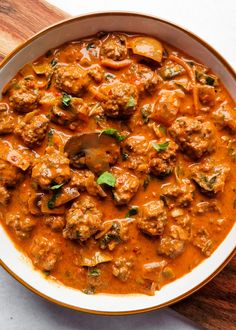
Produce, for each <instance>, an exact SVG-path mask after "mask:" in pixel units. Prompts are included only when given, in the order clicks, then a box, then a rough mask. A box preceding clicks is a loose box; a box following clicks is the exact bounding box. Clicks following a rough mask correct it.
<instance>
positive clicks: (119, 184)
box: [111, 167, 139, 205]
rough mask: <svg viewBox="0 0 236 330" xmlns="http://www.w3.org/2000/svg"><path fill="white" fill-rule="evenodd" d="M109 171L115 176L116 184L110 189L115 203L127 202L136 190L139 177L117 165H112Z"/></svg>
mask: <svg viewBox="0 0 236 330" xmlns="http://www.w3.org/2000/svg"><path fill="white" fill-rule="evenodd" d="M111 173H112V174H113V175H114V176H115V178H116V184H115V187H114V189H113V190H112V192H113V196H114V201H115V203H116V204H117V205H125V204H128V203H129V202H130V200H131V199H132V198H133V197H134V195H135V194H136V192H137V191H138V188H139V179H138V178H137V177H136V176H135V175H133V174H131V173H130V172H128V171H125V170H123V169H121V168H119V167H113V168H112V170H111Z"/></svg>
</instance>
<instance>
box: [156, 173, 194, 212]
mask: <svg viewBox="0 0 236 330" xmlns="http://www.w3.org/2000/svg"><path fill="white" fill-rule="evenodd" d="M194 190H195V188H194V185H193V184H192V183H191V182H190V180H188V179H184V180H182V181H181V183H180V184H178V185H176V184H171V183H168V184H167V185H165V186H164V187H163V188H162V196H163V200H164V202H165V203H166V204H167V205H168V207H170V208H172V207H175V206H181V207H186V206H189V205H190V204H191V203H192V201H193V192H194Z"/></svg>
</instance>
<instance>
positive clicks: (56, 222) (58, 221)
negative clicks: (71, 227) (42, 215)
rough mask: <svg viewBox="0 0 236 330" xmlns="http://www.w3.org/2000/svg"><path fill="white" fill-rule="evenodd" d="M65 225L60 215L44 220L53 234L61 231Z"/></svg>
mask: <svg viewBox="0 0 236 330" xmlns="http://www.w3.org/2000/svg"><path fill="white" fill-rule="evenodd" d="M65 223H66V220H65V218H64V217H63V216H60V215H52V216H49V217H47V218H46V219H45V224H46V225H47V226H48V227H50V228H51V229H52V231H55V232H59V231H62V229H63V228H64V227H65Z"/></svg>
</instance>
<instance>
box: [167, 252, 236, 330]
mask: <svg viewBox="0 0 236 330" xmlns="http://www.w3.org/2000/svg"><path fill="white" fill-rule="evenodd" d="M172 308H173V309H174V310H175V311H177V312H179V313H181V314H183V315H185V316H186V317H188V318H190V319H191V320H193V321H195V322H196V323H198V324H200V325H201V326H203V327H204V328H206V329H211V330H224V329H227V330H235V329H236V257H234V258H233V259H232V260H231V262H230V263H229V264H228V265H227V266H226V267H225V268H224V269H223V270H222V271H221V273H220V274H218V276H216V277H215V278H214V279H213V280H212V281H211V282H210V283H208V284H207V285H205V286H204V287H203V288H202V289H200V290H199V291H197V292H196V293H194V294H193V295H191V296H190V297H188V298H186V299H184V300H182V301H181V302H180V303H177V304H175V305H173V306H172Z"/></svg>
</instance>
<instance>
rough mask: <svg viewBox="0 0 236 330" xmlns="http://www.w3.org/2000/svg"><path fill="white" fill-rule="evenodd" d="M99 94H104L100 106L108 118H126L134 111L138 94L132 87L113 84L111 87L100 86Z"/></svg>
mask: <svg viewBox="0 0 236 330" xmlns="http://www.w3.org/2000/svg"><path fill="white" fill-rule="evenodd" d="M100 92H101V93H102V94H104V99H103V100H102V101H101V105H102V107H103V109H104V112H105V115H107V116H108V117H113V118H117V117H127V116H130V115H132V114H133V113H134V111H135V110H136V106H137V103H138V92H137V88H136V87H135V86H134V85H132V84H129V83H121V82H115V83H113V84H111V85H102V86H101V87H100Z"/></svg>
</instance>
